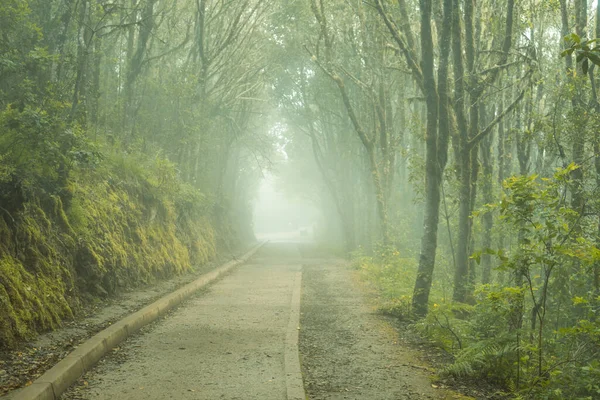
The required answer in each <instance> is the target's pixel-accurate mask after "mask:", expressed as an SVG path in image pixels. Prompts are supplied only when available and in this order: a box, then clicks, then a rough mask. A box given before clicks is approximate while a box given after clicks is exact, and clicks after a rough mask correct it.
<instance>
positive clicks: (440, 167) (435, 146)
mask: <svg viewBox="0 0 600 400" xmlns="http://www.w3.org/2000/svg"><path fill="white" fill-rule="evenodd" d="M452 2H453V1H452V0H444V17H443V22H442V32H441V40H442V42H441V51H440V65H439V69H438V89H437V90H436V86H435V78H434V71H433V65H434V55H433V37H432V33H431V25H430V24H431V22H430V21H431V1H427V0H421V3H420V7H421V59H422V65H423V78H424V82H423V83H424V85H423V86H424V89H425V99H426V105H427V132H426V137H425V143H426V161H425V162H426V164H425V174H426V175H425V216H424V221H423V226H424V231H423V236H422V238H421V254H420V257H419V269H418V271H417V279H416V282H415V287H414V291H413V300H412V306H413V312H414V313H415V314H416V315H418V316H424V315H425V314H427V308H428V307H427V306H428V301H429V293H430V291H431V283H432V281H433V271H434V267H435V256H436V252H437V238H438V225H439V210H440V199H441V193H440V185H441V183H442V178H443V171H444V168H445V166H446V162H447V152H448V136H449V116H448V57H449V54H450V30H451V23H452V19H451V13H452ZM438 117H439V121H438ZM438 122H439V125H438Z"/></svg>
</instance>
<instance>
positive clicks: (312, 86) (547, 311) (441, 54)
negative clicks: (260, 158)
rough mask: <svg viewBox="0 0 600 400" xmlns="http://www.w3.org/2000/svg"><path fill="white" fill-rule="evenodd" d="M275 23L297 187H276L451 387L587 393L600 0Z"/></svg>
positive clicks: (593, 310) (325, 5)
mask: <svg viewBox="0 0 600 400" xmlns="http://www.w3.org/2000/svg"><path fill="white" fill-rule="evenodd" d="M279 18H280V19H281V20H285V21H286V23H285V24H282V25H281V26H280V28H279V30H278V31H277V34H278V38H280V41H281V43H282V45H281V51H282V52H285V54H287V55H288V56H287V60H288V61H287V63H286V64H285V65H283V66H282V68H281V70H280V71H279V72H280V78H279V80H278V81H277V86H276V90H277V94H279V99H280V100H279V101H280V103H281V108H282V110H283V112H284V115H285V116H286V121H287V124H288V132H289V137H290V138H291V143H290V145H289V146H288V147H287V148H288V149H289V151H288V154H289V155H290V160H289V163H288V164H289V170H284V172H283V176H282V178H281V182H282V186H283V187H286V181H292V179H290V177H292V176H298V175H301V176H302V180H301V181H300V182H301V183H302V182H303V183H304V184H299V183H298V180H294V181H293V182H294V185H287V190H288V191H289V192H290V193H302V194H303V195H304V196H305V197H309V198H312V199H313V201H314V202H315V203H316V204H320V205H321V208H322V209H323V210H326V211H325V212H324V215H325V217H324V223H322V224H321V237H322V239H323V240H324V241H325V242H328V243H329V245H330V246H336V245H337V246H338V247H339V248H340V249H344V250H345V251H346V252H347V253H348V254H351V258H352V260H353V265H354V267H355V268H357V269H359V270H360V271H361V273H362V275H363V276H364V277H365V279H367V280H368V281H369V282H371V283H372V284H373V285H374V286H375V287H377V288H378V291H379V293H380V298H381V309H382V311H383V312H386V313H388V314H393V315H396V316H398V317H399V318H401V319H402V320H403V321H407V323H409V324H412V325H413V326H414V327H415V328H417V329H418V331H419V332H420V333H421V334H422V335H424V336H425V337H427V338H428V339H430V340H432V341H433V342H435V343H437V344H438V345H439V346H440V347H441V348H442V349H444V351H446V352H447V353H448V355H449V356H450V358H451V359H452V360H454V361H453V362H452V363H450V364H449V365H447V366H445V367H444V368H443V370H442V371H439V372H440V373H442V374H445V375H446V376H454V377H456V379H458V380H461V379H463V380H465V379H474V380H475V381H482V380H486V381H488V382H490V383H492V384H493V385H495V387H497V388H498V390H499V391H501V392H503V393H504V395H506V396H507V397H513V398H535V399H564V398H573V399H593V398H598V397H599V396H600V386H599V385H598V382H600V363H599V361H598V360H600V320H599V315H598V312H599V306H600V250H599V248H598V243H600V233H599V232H600V231H599V229H598V227H599V221H600V219H599V218H600V207H599V206H600V204H599V203H598V193H599V187H600V186H599V185H600V179H599V177H600V135H599V134H598V132H599V129H600V124H599V122H600V119H599V118H598V115H600V114H598V111H599V110H600V107H599V103H598V93H597V90H598V83H599V81H598V67H597V64H598V63H600V57H598V54H599V53H598V49H597V41H596V40H595V39H594V38H596V37H600V14H599V10H598V8H597V7H596V4H595V3H594V2H591V1H585V0H576V1H569V0H556V1H537V0H527V1H512V0H508V1H494V0H489V1H488V0H483V1H477V2H475V1H471V0H420V1H416V0H399V1H387V0H374V1H371V2H361V1H359V2H347V1H334V0H330V1H326V0H311V1H307V2H305V3H303V4H299V3H298V2H291V3H289V4H288V6H287V8H286V9H285V11H282V15H280V16H279ZM292 27H293V29H292ZM299 32H300V33H299ZM310 158H312V159H313V160H314V162H312V163H308V162H307V161H306V160H307V159H310ZM299 170H301V171H304V173H299V172H298V171H299ZM316 181H318V182H320V185H319V186H318V187H317V188H315V182H316ZM299 187H300V188H299ZM323 193H327V194H328V195H323Z"/></svg>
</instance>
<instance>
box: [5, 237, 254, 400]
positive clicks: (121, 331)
mask: <svg viewBox="0 0 600 400" xmlns="http://www.w3.org/2000/svg"><path fill="white" fill-rule="evenodd" d="M265 243H266V242H261V243H259V244H257V245H256V246H254V247H253V248H252V249H251V250H250V251H248V252H247V253H246V254H244V255H243V256H241V257H240V258H239V259H237V260H233V261H229V262H227V263H225V264H223V265H222V266H220V267H218V268H217V269H215V270H213V271H211V272H209V273H207V274H204V275H202V276H201V277H199V278H198V279H196V280H195V281H193V282H191V283H188V284H187V285H185V286H183V287H181V288H179V289H177V290H176V291H174V292H172V293H170V294H168V295H166V296H164V297H162V298H161V299H159V300H157V301H155V302H154V303H152V304H150V305H148V306H146V307H144V308H142V309H141V310H139V311H136V312H135V313H133V314H131V315H128V316H127V317H125V318H123V319H121V320H120V321H118V322H115V323H114V324H112V325H111V326H110V327H108V328H106V329H104V330H103V331H101V332H99V333H97V334H96V335H95V336H93V337H91V338H90V339H88V340H87V341H85V342H84V343H82V344H81V345H79V346H78V347H77V348H76V349H75V350H73V352H71V353H70V354H69V355H68V356H66V357H65V358H63V359H62V360H61V361H59V362H58V364H56V365H55V366H54V367H52V368H51V369H49V370H48V371H46V372H45V373H44V374H43V375H42V376H40V377H39V378H38V379H36V380H35V381H34V382H33V383H32V384H31V385H29V386H27V387H25V388H24V389H23V390H21V391H20V392H18V393H15V395H14V396H13V397H10V395H9V396H7V399H8V398H11V399H12V400H58V399H59V398H60V395H61V394H62V393H64V391H65V390H67V389H68V388H69V387H70V386H71V385H72V384H73V383H75V382H76V381H77V379H79V377H80V376H81V375H83V373H84V372H85V371H88V370H90V369H91V368H92V367H93V366H94V365H95V364H96V363H97V362H98V361H99V360H100V359H101V358H102V357H103V356H104V355H106V353H108V352H109V351H110V350H111V349H113V348H114V347H116V346H117V345H119V344H120V343H121V342H123V341H124V340H125V339H127V337H128V336H131V335H132V334H133V333H135V332H137V331H138V330H140V328H142V327H143V326H145V325H148V324H149V323H151V322H153V321H155V320H156V319H158V317H160V316H162V315H165V314H166V313H167V311H169V310H171V309H173V308H174V307H176V306H178V305H179V304H181V302H183V301H184V300H186V299H188V298H189V297H191V296H192V295H193V294H194V293H195V292H196V291H198V290H199V289H201V288H203V287H205V286H206V285H208V284H210V283H212V282H214V281H215V280H217V279H218V278H220V277H221V276H223V275H224V274H226V273H227V272H229V271H230V270H231V269H232V268H234V267H236V266H238V265H240V264H243V263H245V262H246V261H248V259H249V258H250V257H252V256H253V255H254V254H255V253H256V252H257V251H258V249H260V248H261V247H262V246H263V245H264V244H265Z"/></svg>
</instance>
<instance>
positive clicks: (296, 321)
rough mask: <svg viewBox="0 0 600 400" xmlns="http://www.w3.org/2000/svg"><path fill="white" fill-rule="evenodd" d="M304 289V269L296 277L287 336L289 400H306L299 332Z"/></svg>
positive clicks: (286, 373)
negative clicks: (301, 296) (301, 300)
mask: <svg viewBox="0 0 600 400" xmlns="http://www.w3.org/2000/svg"><path fill="white" fill-rule="evenodd" d="M301 291H302V270H300V271H299V272H297V273H296V275H295V277H294V288H293V291H292V302H291V311H290V322H289V323H288V328H287V333H286V336H285V354H284V364H285V385H286V389H287V399H288V400H306V393H305V392H304V382H303V381H302V370H301V369H300V351H299V349H298V336H299V335H298V333H299V331H300V295H301Z"/></svg>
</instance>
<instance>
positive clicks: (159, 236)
mask: <svg viewBox="0 0 600 400" xmlns="http://www.w3.org/2000/svg"><path fill="white" fill-rule="evenodd" d="M0 186H2V188H1V189H2V190H0V193H1V196H0V197H2V198H0V347H11V346H13V345H14V344H15V343H17V342H18V341H19V340H21V339H27V338H31V337H33V336H34V335H35V334H36V333H37V332H41V331H45V330H51V329H54V328H56V327H57V326H59V325H60V323H61V321H63V320H64V319H68V318H72V317H73V315H74V313H76V312H77V310H78V309H80V307H81V305H82V304H84V303H85V302H86V301H89V300H92V299H93V298H97V297H104V296H107V295H110V294H113V293H115V292H117V291H118V290H119V289H121V288H124V287H131V286H136V285H139V284H142V283H149V282H152V281H153V280H156V279H161V278H166V277H170V276H173V275H175V274H179V273H181V272H183V271H186V270H188V269H190V268H191V266H192V265H200V264H203V263H206V262H207V261H209V260H210V259H211V258H213V257H214V256H215V254H216V242H217V233H216V232H215V227H214V226H213V225H214V223H213V222H212V218H211V217H210V214H211V212H210V210H211V208H212V206H211V202H210V201H208V200H207V199H206V198H204V197H203V196H202V195H201V194H200V193H199V192H197V191H195V190H193V189H192V188H191V187H189V186H187V185H184V184H182V183H181V182H179V181H178V180H177V178H176V174H175V169H174V168H173V166H172V165H170V164H169V163H167V162H165V161H164V160H159V159H157V160H152V161H147V160H146V161H144V160H136V159H132V158H127V157H120V158H119V157H113V158H112V159H105V160H104V161H103V162H102V163H101V166H98V167H95V168H79V169H78V168H74V169H72V170H71V173H70V175H69V177H68V179H66V180H64V181H63V184H62V185H60V187H56V186H54V187H51V188H44V187H43V185H40V184H39V182H36V183H35V184H32V183H31V182H26V181H22V180H21V181H20V180H18V179H17V178H16V176H12V177H11V178H10V179H8V178H7V177H6V176H5V179H3V180H0Z"/></svg>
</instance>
